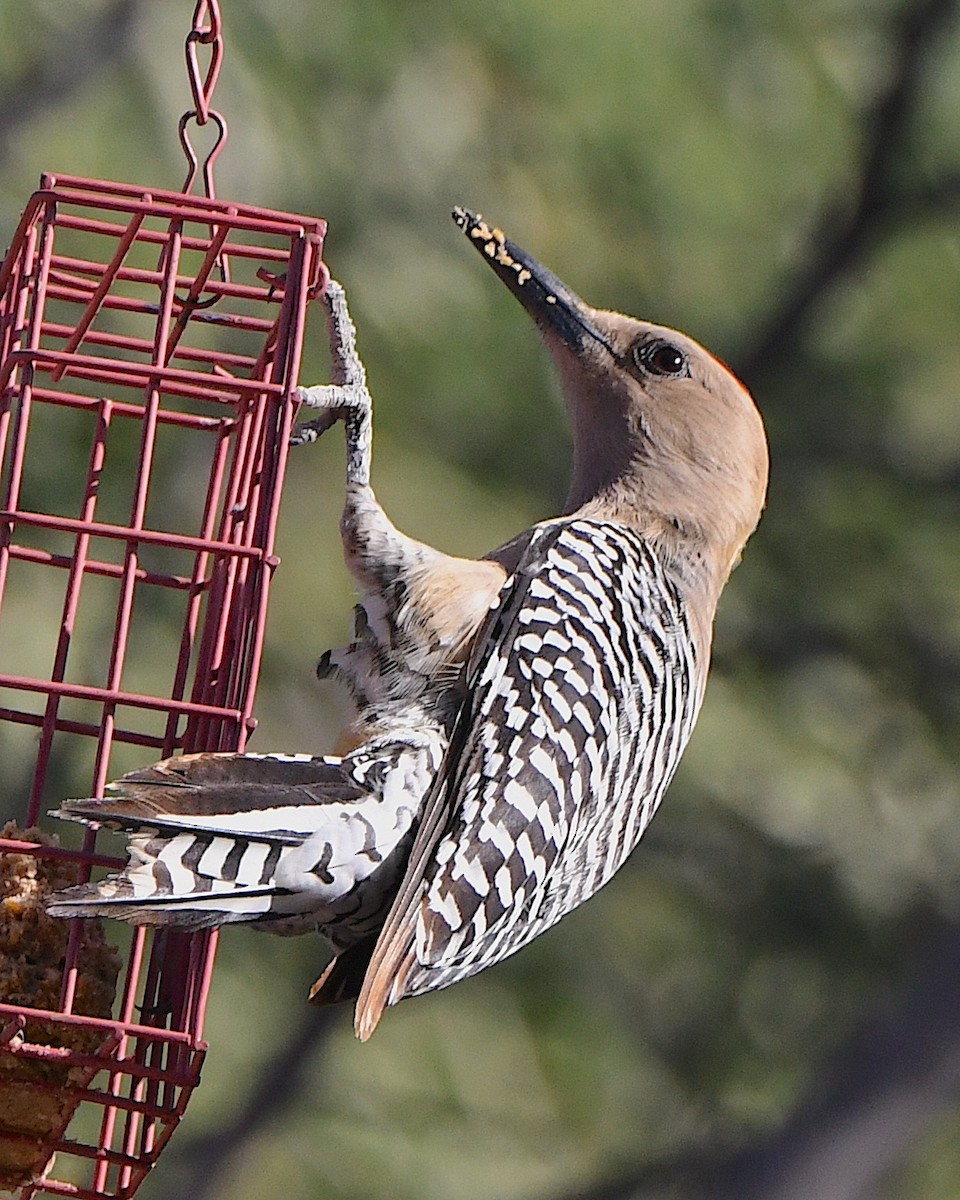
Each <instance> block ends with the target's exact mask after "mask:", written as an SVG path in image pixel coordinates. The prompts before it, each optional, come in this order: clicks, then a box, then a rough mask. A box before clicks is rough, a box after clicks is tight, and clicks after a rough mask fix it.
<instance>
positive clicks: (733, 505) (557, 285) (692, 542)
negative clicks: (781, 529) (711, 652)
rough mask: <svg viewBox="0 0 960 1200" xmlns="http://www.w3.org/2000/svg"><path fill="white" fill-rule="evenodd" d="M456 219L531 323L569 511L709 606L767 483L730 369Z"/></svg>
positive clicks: (757, 426)
mask: <svg viewBox="0 0 960 1200" xmlns="http://www.w3.org/2000/svg"><path fill="white" fill-rule="evenodd" d="M454 218H455V219H456V221H457V223H458V224H459V225H460V227H461V228H462V229H463V230H464V232H465V233H466V234H467V236H468V237H469V238H470V239H471V240H472V241H473V242H474V244H475V245H476V246H477V248H478V249H479V250H480V251H481V253H482V254H483V255H484V257H485V258H487V260H488V261H489V263H490V265H491V266H492V267H493V269H494V270H495V271H496V273H497V274H498V275H499V276H500V278H501V279H502V280H503V281H504V282H505V283H506V284H507V286H508V287H509V288H510V290H511V291H512V292H513V293H514V295H515V296H516V297H517V299H518V300H519V301H520V303H521V304H522V305H523V307H524V308H525V309H526V311H527V312H528V313H529V314H530V316H531V317H532V318H533V319H534V321H535V322H536V323H537V325H538V327H539V328H540V330H541V332H542V334H543V337H544V341H545V342H546V344H547V347H548V349H549V350H550V352H551V355H552V357H553V359H554V361H555V363H556V365H557V369H558V372H559V375H560V381H561V385H562V388H563V393H564V396H565V399H566V402H567V407H568V410H569V413H570V420H571V425H572V428H573V441H574V477H573V485H572V488H571V492H570V497H569V501H568V511H569V512H579V513H583V514H584V515H591V516H596V517H601V518H606V519H611V520H619V521H622V522H624V523H625V524H629V525H632V526H634V527H636V528H639V529H640V530H641V531H642V532H644V533H645V534H646V535H647V536H648V537H649V538H650V539H651V540H652V541H654V542H655V543H656V544H657V545H658V546H659V547H660V548H661V551H662V553H663V555H664V558H665V560H666V561H667V563H668V564H669V565H671V566H672V567H673V569H674V571H675V573H676V574H677V576H678V577H679V579H680V581H681V582H682V583H684V584H685V585H686V586H687V587H689V589H690V590H691V591H693V592H694V593H699V594H700V596H701V597H702V599H703V601H704V603H705V605H706V606H707V607H708V608H709V610H710V611H709V612H708V613H704V616H705V618H706V620H707V621H710V620H712V608H713V605H715V604H716V599H717V597H718V596H719V593H720V590H721V588H722V587H723V584H724V582H725V581H726V579H727V576H728V575H729V573H730V571H731V570H732V569H733V567H734V566H735V565H736V563H737V561H738V559H739V557H740V553H741V551H742V549H743V546H744V543H745V542H746V540H747V538H748V537H749V536H750V534H751V533H752V532H753V530H754V529H755V528H756V525H757V522H758V521H759V519H760V513H761V511H762V509H763V503H764V498H765V496H766V487H767V465H768V463H767V443H766V437H765V436H764V430H763V423H762V421H761V419H760V414H759V413H758V411H757V408H756V406H755V404H754V403H753V400H752V398H751V396H750V393H749V392H748V391H747V390H746V388H745V387H744V386H743V384H742V383H740V381H739V380H738V379H737V378H736V376H734V375H733V373H732V372H731V371H730V370H729V369H728V368H727V367H726V366H724V364H723V363H721V362H720V361H719V360H718V359H716V358H714V357H713V355H711V354H710V353H709V352H708V351H706V350H704V348H703V347H702V346H700V345H699V344H698V343H697V342H695V341H693V339H692V338H689V337H687V336H686V335H685V334H682V333H678V332H677V331H676V330H673V329H667V328H665V327H663V326H660V325H654V324H651V323H650V322H648V321H639V320H636V319H634V318H632V317H626V316H622V315H621V314H619V313H611V312H605V311H603V310H600V309H595V308H591V307H590V306H589V305H588V304H585V303H584V301H583V300H581V299H580V297H579V296H577V295H576V293H574V292H573V291H571V290H570V288H568V287H567V286H566V285H565V284H564V283H562V282H561V281H560V280H559V279H557V278H556V277H555V276H554V275H553V274H551V272H549V271H548V270H547V269H546V268H544V267H542V266H541V265H540V264H539V263H537V262H536V261H535V260H534V259H532V258H531V257H530V255H528V254H527V253H526V252H525V251H523V250H521V249H520V248H519V247H518V246H516V245H515V244H514V243H513V242H511V241H509V240H508V239H507V238H506V237H505V236H504V235H503V233H502V232H501V231H500V230H499V229H492V228H491V227H490V226H489V225H487V223H486V222H485V221H483V219H482V218H481V217H475V216H473V215H472V214H470V213H467V212H465V211H464V210H462V209H456V210H455V211H454Z"/></svg>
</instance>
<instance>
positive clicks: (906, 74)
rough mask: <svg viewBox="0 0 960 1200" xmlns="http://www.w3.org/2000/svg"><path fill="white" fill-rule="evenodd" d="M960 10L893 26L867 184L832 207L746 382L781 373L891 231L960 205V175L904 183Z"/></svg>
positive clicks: (868, 140)
mask: <svg viewBox="0 0 960 1200" xmlns="http://www.w3.org/2000/svg"><path fill="white" fill-rule="evenodd" d="M957 11H958V5H957V0H920V2H919V3H917V4H908V5H906V6H905V7H904V8H903V9H902V10H901V12H900V13H899V14H898V15H897V17H896V18H895V19H894V20H893V21H892V23H891V27H890V30H889V34H888V39H887V40H888V43H889V45H890V47H891V50H892V53H893V63H892V66H891V70H890V79H889V82H888V84H887V87H886V88H885V89H884V90H883V91H882V92H881V93H880V94H879V95H878V96H877V98H876V100H875V101H874V103H873V104H872V105H871V106H870V107H869V108H868V109H867V110H866V112H865V114H864V118H863V138H862V145H863V151H862V164H863V165H862V168H861V172H860V178H859V182H858V184H857V185H856V187H855V189H854V190H853V192H852V194H851V195H850V196H848V197H844V199H843V200H834V201H833V202H831V203H829V204H828V205H827V207H826V209H825V211H824V213H823V214H822V217H821V219H820V221H819V222H818V228H817V232H816V234H815V236H814V238H813V243H812V246H811V248H810V254H809V257H808V259H807V261H806V263H804V264H803V265H801V266H800V267H799V269H798V270H797V272H796V274H795V275H794V277H793V279H792V280H789V279H788V280H787V282H786V286H785V288H784V292H783V294H782V296H781V299H780V302H779V305H777V306H775V307H774V309H773V311H772V313H771V315H770V317H769V319H768V320H767V323H766V325H765V326H763V327H762V328H761V330H760V332H759V334H758V335H757V336H756V337H755V339H754V340H753V343H752V344H751V345H748V346H747V347H745V348H744V350H743V352H742V353H741V354H740V355H739V356H738V357H737V369H738V370H739V371H740V372H742V374H743V375H744V376H745V377H746V378H755V377H757V376H760V375H762V374H765V373H768V372H770V371H774V370H777V369H778V368H779V366H780V363H781V361H782V358H783V355H784V353H785V351H786V349H787V348H788V346H789V344H790V343H791V342H792V341H793V340H794V338H795V337H796V336H797V334H798V333H799V331H800V330H801V328H802V327H803V324H804V322H805V321H806V320H807V318H808V317H809V315H810V313H811V312H812V311H813V309H814V308H815V307H816V305H817V304H818V302H819V301H820V299H821V298H822V297H823V295H824V294H825V293H826V292H827V291H828V289H829V288H830V287H831V286H832V285H833V284H834V283H836V281H837V280H838V279H840V278H841V277H842V276H843V275H844V274H845V273H847V272H848V271H849V270H850V269H851V268H852V267H853V266H854V265H855V264H856V263H857V262H858V261H859V260H860V259H862V258H863V256H864V255H865V254H867V253H868V252H869V251H870V250H871V249H872V248H873V247H874V246H875V245H876V243H877V241H878V240H879V238H880V237H882V236H883V235H884V234H885V233H887V232H888V231H889V230H890V229H891V227H894V226H896V225H900V224H902V223H903V222H905V221H908V220H916V219H917V218H918V217H920V216H922V215H925V214H928V215H933V214H939V213H942V212H944V211H948V210H949V209H951V208H953V207H954V206H955V205H956V203H957V201H958V200H960V180H958V179H957V177H956V176H955V175H950V176H947V177H945V178H944V179H942V180H940V181H938V182H937V183H935V184H933V185H930V186H927V187H923V188H919V189H918V190H916V191H910V190H904V189H903V188H902V187H901V186H900V185H899V184H898V182H897V176H898V168H900V167H902V166H903V157H904V156H905V154H906V153H907V149H908V147H907V140H908V137H909V134H910V131H911V123H912V121H913V118H914V116H915V114H916V111H917V108H918V105H919V101H920V98H921V95H922V90H923V89H922V85H923V82H924V79H925V77H926V68H927V66H928V65H929V59H930V56H931V54H932V53H933V52H934V51H935V49H936V47H937V45H938V43H939V41H940V39H942V38H943V36H944V33H945V30H946V28H947V26H948V25H949V24H950V23H951V22H952V21H953V20H954V19H955V17H956V15H957Z"/></svg>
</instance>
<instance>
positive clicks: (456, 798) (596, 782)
mask: <svg viewBox="0 0 960 1200" xmlns="http://www.w3.org/2000/svg"><path fill="white" fill-rule="evenodd" d="M705 676H706V664H705V663H701V662H698V660H697V652H696V648H695V643H694V641H693V639H692V638H691V635H690V630H689V628H688V624H687V618H686V615H685V611H684V607H683V603H682V601H681V598H680V596H679V593H678V591H677V589H676V587H675V585H674V584H673V583H672V582H671V581H670V580H669V578H668V577H667V576H666V574H665V572H664V570H663V568H662V565H661V564H660V562H659V561H658V559H657V556H656V554H655V553H654V551H653V549H652V548H651V547H650V545H649V544H648V543H647V542H646V541H645V540H644V539H643V537H641V536H640V535H639V534H638V533H636V532H635V531H633V530H631V529H629V528H627V527H624V526H622V525H619V524H616V523H614V522H607V521H596V520H585V519H584V520H575V519H568V520H560V521H551V522H546V523H544V524H543V525H540V526H538V527H536V528H535V529H534V530H533V531H532V534H531V537H530V541H529V543H528V545H527V548H526V550H525V552H524V554H523V556H522V559H521V561H520V563H519V565H518V567H517V570H516V571H515V573H514V575H513V576H512V577H511V578H510V580H508V582H507V584H506V585H505V587H504V589H503V592H502V593H501V601H500V604H499V606H498V607H497V609H496V610H495V611H494V613H493V614H492V617H491V621H490V623H489V625H488V627H487V629H486V631H485V632H484V634H483V635H482V637H481V641H480V642H479V644H478V647H477V651H476V654H475V659H474V662H473V663H472V664H471V668H470V678H469V679H468V688H467V694H468V699H467V702H466V705H465V707H464V709H463V711H462V713H461V715H460V718H459V721H458V724H457V726H456V727H455V729H454V732H453V737H452V740H451V746H450V749H449V751H448V754H447V759H446V761H445V766H444V768H443V771H442V773H441V779H440V780H439V781H438V784H437V785H436V787H435V789H434V790H433V793H432V795H431V798H430V799H429V800H428V802H427V806H426V811H425V815H424V818H423V824H422V826H421V830H420V833H419V835H418V837H417V839H416V842H415V844H414V849H413V852H412V855H411V861H410V865H409V867H408V870H407V875H406V878H405V881H404V883H403V885H402V886H401V889H400V892H399V894H398V897H397V901H396V903H395V905H394V908H393V910H392V912H391V914H390V916H389V917H388V919H387V922H386V924H385V927H384V931H383V934H382V936H381V940H380V943H379V944H378V947H377V949H376V950H375V951H374V955H373V960H372V966H371V971H370V973H369V975H368V979H367V984H366V987H365V990H364V995H363V996H362V997H361V1006H360V1011H359V1015H358V1022H359V1024H360V1026H361V1032H363V1029H362V1027H363V1025H364V1023H365V1022H368V1021H370V1020H372V1022H373V1023H375V1021H376V1019H377V1018H378V1017H379V1010H381V1009H382V1007H383V1006H384V1005H385V1004H388V1003H395V1002H396V1001H397V1000H399V999H401V998H402V997H403V996H409V995H416V994H418V993H421V992H426V991H430V990H433V989H435V988H439V987H446V986H448V985H449V984H452V983H455V982H457V981H458V980H460V979H464V978H466V977H468V976H470V975H473V974H475V973H476V972H477V971H479V970H481V969H483V968H484V967H486V966H489V965H491V964H492V963H495V962H498V961H500V960H501V959H503V958H505V957H506V956H507V955H509V954H512V953H513V952H514V951H516V950H518V949H520V947H521V946H523V945H525V944H526V943H528V942H529V941H531V940H532V939H533V938H534V937H536V936H537V935H538V934H539V933H541V932H543V930H545V929H547V928H548V927H549V926H551V925H553V924H554V923H555V922H556V921H558V920H559V919H560V918H561V917H562V916H563V915H564V914H565V913H567V912H569V911H570V910H571V909H573V908H574V907H576V905H578V904H580V903H582V902H583V901H584V900H586V899H588V898H589V897H590V896H591V895H593V893H594V892H596V891H597V889H598V888H600V887H602V886H603V884H604V883H606V882H607V881H608V880H609V879H610V877H611V876H612V875H613V873H614V872H615V871H616V870H617V869H618V868H619V867H620V866H621V865H622V863H623V862H624V860H625V859H626V857H627V855H628V854H629V853H630V851H631V850H632V849H633V847H634V846H635V845H636V843H637V841H638V840H639V838H640V835H641V834H642V833H643V830H644V829H645V827H646V825H647V823H648V822H649V820H650V818H651V816H652V815H653V813H654V811H655V810H656V808H657V805H658V804H659V803H660V800H661V798H662V796H663V793H664V791H665V789H666V787H667V785H668V783H669V782H670V779H671V777H672V776H673V773H674V771H675V769H676V766H677V763H678V762H679V759H680V755H681V753H682V751H683V749H684V747H685V745H686V743H687V740H688V739H689V736H690V733H691V732H692V729H693V725H694V722H695V720H696V716H697V712H698V710H699V706H700V702H701V699H702V695H703V688H704V683H705ZM370 1027H372V1026H370Z"/></svg>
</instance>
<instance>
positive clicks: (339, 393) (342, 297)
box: [290, 279, 373, 446]
mask: <svg viewBox="0 0 960 1200" xmlns="http://www.w3.org/2000/svg"><path fill="white" fill-rule="evenodd" d="M321 301H322V303H323V305H324V306H325V308H326V310H327V333H328V336H329V338H330V357H331V360H332V369H331V375H332V377H333V378H332V380H331V382H330V383H326V384H318V385H316V386H314V387H309V388H305V387H298V388H297V389H296V391H295V392H294V395H295V397H296V399H297V400H298V401H299V403H300V404H302V405H303V406H304V408H312V409H316V410H319V415H318V416H316V417H314V418H312V419H311V420H309V421H305V422H304V423H303V424H302V425H298V426H297V428H296V429H295V430H294V431H293V434H292V435H291V437H290V444H291V446H303V445H307V444H309V443H310V442H315V441H316V440H317V439H318V438H319V437H321V436H322V435H323V434H324V433H326V431H327V430H328V429H329V428H330V427H331V426H332V425H335V424H336V422H337V421H338V420H343V421H344V422H345V423H346V425H347V434H348V437H349V436H350V431H351V427H353V430H354V436H355V437H359V436H362V434H361V430H362V429H363V427H365V426H366V425H368V424H369V422H370V419H371V414H372V411H373V401H372V399H371V397H370V392H369V390H368V389H367V373H366V371H365V370H364V367H363V363H362V362H361V360H360V355H359V354H358V353H357V330H356V326H355V325H354V323H353V320H352V318H351V316H350V310H349V308H348V307H347V295H346V292H345V291H344V289H343V286H342V285H341V284H339V283H337V281H336V280H335V279H331V280H330V282H329V283H328V284H327V289H326V291H325V292H324V294H323V296H322V297H321Z"/></svg>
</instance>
